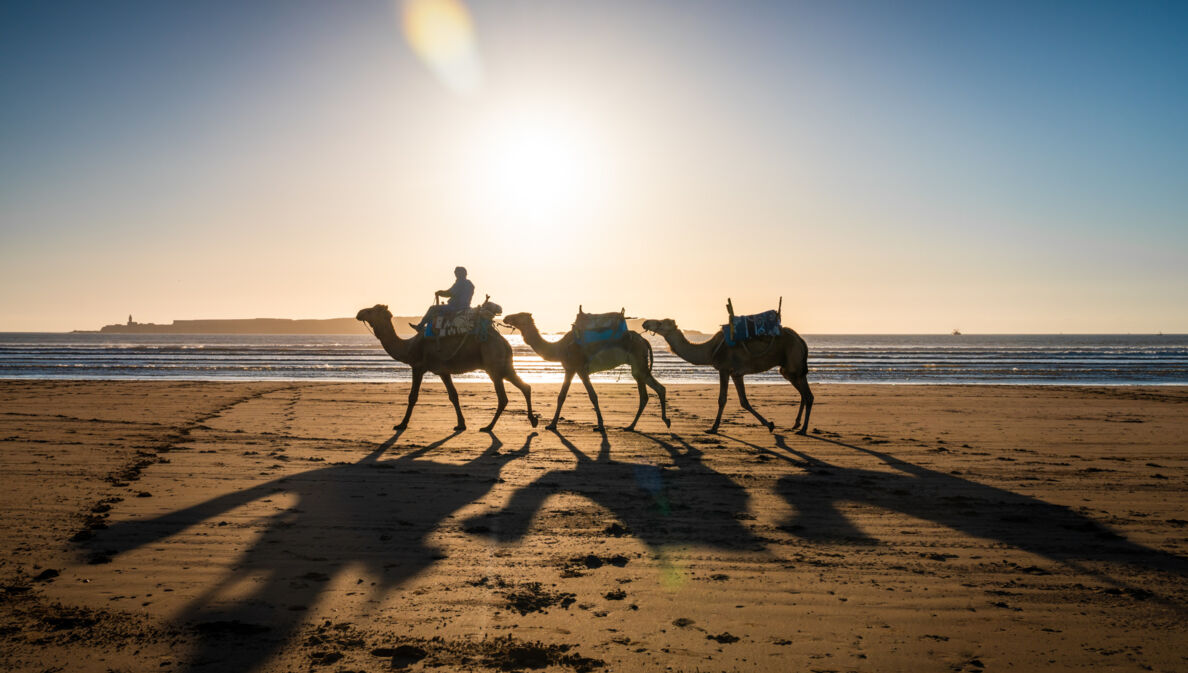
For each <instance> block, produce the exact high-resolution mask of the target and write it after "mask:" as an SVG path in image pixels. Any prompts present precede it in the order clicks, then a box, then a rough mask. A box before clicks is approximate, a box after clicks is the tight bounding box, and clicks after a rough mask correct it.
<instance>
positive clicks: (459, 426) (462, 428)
mask: <svg viewBox="0 0 1188 673" xmlns="http://www.w3.org/2000/svg"><path fill="white" fill-rule="evenodd" d="M465 429H466V426H465V425H455V426H454V432H462V431H463V430H465Z"/></svg>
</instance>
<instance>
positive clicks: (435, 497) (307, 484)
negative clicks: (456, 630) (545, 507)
mask: <svg viewBox="0 0 1188 673" xmlns="http://www.w3.org/2000/svg"><path fill="white" fill-rule="evenodd" d="M458 434H459V433H454V434H452V435H450V436H448V437H446V438H444V439H442V440H439V441H437V442H434V443H432V444H429V445H428V446H424V447H421V448H418V449H416V450H414V451H412V452H410V453H407V454H404V455H402V456H400V457H398V458H395V459H391V460H382V461H381V460H379V458H380V456H381V455H382V454H383V453H384V451H386V450H387V449H388V448H390V447H391V446H392V445H393V444H394V443H395V440H396V438H397V437H399V434H397V435H396V436H394V437H392V438H391V439H389V440H388V441H387V442H385V443H384V444H382V445H381V446H379V447H378V448H377V449H376V450H375V451H373V452H372V453H371V454H370V455H368V456H367V457H365V458H364V459H363V460H361V461H359V462H358V463H354V464H349V465H335V466H332V467H326V468H323V469H318V470H310V471H308V472H302V473H300V474H295V475H291V476H287V477H283V478H280V479H275V480H272V481H269V482H266V483H262V484H259V485H258V486H254V487H252V488H249V489H246V490H242V491H238V492H235V493H230V494H227V495H223V496H220V497H217V498H213V499H211V500H208V501H206V502H203V503H201V504H198V505H195V506H193V507H188V508H186V509H182V510H178V511H176V512H172V513H169V514H165V515H163V516H159V517H157V518H154V519H149V520H140V521H126V522H121V523H117V524H114V525H112V526H111V527H110V528H108V529H107V530H104V531H101V534H100V535H98V536H97V537H96V538H95V539H94V540H93V541H91V542H90V543H89V546H90V547H91V548H92V549H93V550H102V551H101V552H100V553H102V554H108V555H110V554H118V553H121V552H125V551H129V550H132V549H136V548H139V547H143V546H145V545H148V544H152V543H154V542H156V541H159V540H161V539H163V538H166V537H168V536H171V535H174V534H176V533H179V532H181V531H184V530H186V529H188V528H191V527H193V526H195V525H197V524H200V523H202V522H204V521H209V520H211V519H213V518H215V517H218V516H221V515H223V514H225V513H226V512H228V511H230V510H232V509H234V508H236V507H240V506H242V505H245V504H247V503H249V502H251V501H254V500H257V499H261V498H266V497H271V496H278V495H280V496H288V497H295V498H296V500H297V502H296V504H295V505H294V506H292V507H290V508H288V509H285V510H283V511H281V512H279V513H277V514H275V515H273V516H271V517H270V518H269V520H268V521H267V522H266V523H265V524H264V531H263V533H261V534H260V535H259V536H258V538H257V539H255V540H254V541H253V542H252V543H251V544H250V546H249V547H248V548H247V549H246V550H245V551H244V552H243V553H242V554H241V555H240V557H239V558H238V559H237V560H236V561H235V563H234V564H233V565H232V566H231V567H232V570H231V571H230V572H228V574H227V575H226V577H224V578H223V579H222V580H221V581H220V582H219V583H218V584H217V585H216V586H214V587H211V588H210V589H209V590H207V591H206V592H205V593H203V594H202V595H201V596H199V597H198V598H196V599H194V600H193V601H192V602H191V603H190V605H189V606H188V607H187V608H186V610H185V611H184V613H183V614H182V615H181V616H180V617H179V622H180V623H181V624H183V625H186V624H188V625H189V626H190V627H191V628H193V629H195V631H196V633H197V647H196V648H195V651H194V653H193V656H192V657H190V659H189V661H188V662H187V665H186V668H187V669H194V668H198V667H201V668H203V669H204V670H220V671H222V670H226V671H250V670H252V669H254V668H256V667H257V666H259V665H261V664H262V663H264V662H265V661H266V660H267V659H268V658H269V657H270V656H272V655H273V654H274V653H275V651H276V650H278V649H279V647H280V646H282V645H283V644H284V643H285V642H286V641H287V640H288V639H289V638H290V637H292V636H293V635H294V633H295V632H296V630H297V628H298V627H299V626H300V625H301V623H302V622H303V621H304V614H305V613H304V611H305V609H306V608H308V607H309V606H311V605H312V604H313V603H314V602H315V601H316V600H317V599H318V597H319V596H320V595H321V593H322V591H323V589H324V588H325V587H326V586H327V585H328V584H329V583H330V582H331V581H332V580H333V579H334V578H335V576H336V575H337V574H339V573H341V572H344V571H346V570H348V569H349V570H350V571H351V572H352V573H356V572H357V573H360V574H361V575H363V576H369V577H370V579H372V580H374V581H375V582H376V584H375V586H373V587H372V586H368V587H367V588H368V589H371V590H372V591H373V592H374V593H373V595H375V596H381V595H383V594H384V593H385V592H386V591H388V590H390V589H392V588H394V587H397V586H399V585H400V584H401V583H402V582H404V581H406V580H407V579H409V578H411V577H412V576H414V575H416V574H417V573H420V572H422V571H423V570H425V569H426V568H428V567H430V566H431V565H432V564H433V563H434V562H435V561H436V560H438V559H440V558H442V555H441V552H440V550H438V549H435V548H433V547H432V546H431V545H429V544H428V543H427V542H426V538H427V537H428V536H429V535H430V534H431V533H433V531H434V530H435V529H436V528H437V527H438V525H439V524H440V523H441V522H442V521H443V520H444V519H446V518H447V517H448V516H450V514H452V513H453V512H455V511H457V510H458V509H459V508H461V507H463V506H465V505H467V504H469V503H471V502H474V501H475V500H477V499H479V498H481V497H482V496H483V495H485V494H486V493H487V492H488V491H489V490H490V489H491V487H492V485H493V484H495V483H497V481H498V478H499V473H500V471H501V470H502V469H503V467H504V466H505V465H506V464H507V463H508V462H509V461H512V460H514V459H516V458H518V457H521V456H525V455H527V454H528V451H529V445H530V444H531V442H532V438H533V437H535V436H536V433H532V434H531V435H529V436H528V438H527V439H526V440H525V442H524V446H523V447H522V448H520V449H519V450H516V451H513V452H510V453H500V452H499V449H500V447H501V446H502V443H501V442H500V441H499V439H497V438H496V437H495V436H494V435H491V445H490V446H489V447H487V449H486V450H485V451H483V452H482V454H481V455H479V456H477V457H476V458H474V459H473V460H471V461H469V462H467V463H464V464H457V465H456V464H449V463H439V462H434V461H431V460H424V459H423V458H422V456H424V454H426V453H427V452H429V451H431V450H433V449H435V448H438V447H440V446H441V445H443V444H445V443H446V442H447V441H449V440H450V439H452V438H453V437H456V436H457V435H458ZM236 588H238V589H241V590H245V591H246V593H240V594H237V595H236V598H235V599H234V600H230V601H229V600H227V599H226V598H225V597H224V599H223V600H219V595H220V593H226V592H227V591H229V590H232V589H236ZM208 665H209V667H208Z"/></svg>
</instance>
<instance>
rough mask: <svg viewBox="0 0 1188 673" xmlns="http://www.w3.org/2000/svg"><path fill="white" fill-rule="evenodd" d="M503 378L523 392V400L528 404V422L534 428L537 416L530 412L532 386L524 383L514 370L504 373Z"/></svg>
mask: <svg viewBox="0 0 1188 673" xmlns="http://www.w3.org/2000/svg"><path fill="white" fill-rule="evenodd" d="M503 378H505V379H507V380H508V381H511V384H512V385H513V386H515V387H516V388H519V390H520V392H521V393H524V402H525V403H526V404H527V405H528V422H529V423H531V424H532V427H534V428H535V427H536V423H537V421H539V418H538V417H537V415H536V414H534V413H532V388H531V387H529V385H528V384H527V383H524V381H523V380H522V379H520V377H519V375H518V374H516V373H515V372H514V371H513V372H511V373H510V374H505V375H504V377H503Z"/></svg>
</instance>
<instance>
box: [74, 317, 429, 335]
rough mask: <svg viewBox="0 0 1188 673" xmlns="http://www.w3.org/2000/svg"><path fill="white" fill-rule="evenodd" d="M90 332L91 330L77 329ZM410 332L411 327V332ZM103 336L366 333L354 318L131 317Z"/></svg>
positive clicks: (104, 329)
mask: <svg viewBox="0 0 1188 673" xmlns="http://www.w3.org/2000/svg"><path fill="white" fill-rule="evenodd" d="M418 320H420V317H415V318H400V317H398V318H395V319H394V320H393V322H394V323H395V324H396V325H397V329H398V330H399V329H400V326H401V325H406V324H407V323H408V322H410V321H411V322H417V321H418ZM76 331H80V332H81V331H89V330H76ZM408 331H409V332H410V333H411V332H412V330H411V328H410V329H408ZM99 332H102V333H104V334H367V328H366V327H365V326H364V325H363V323H361V322H359V321H358V320H355V319H354V318H327V319H320V320H319V319H309V320H292V319H289V318H245V319H225V320H174V321H173V322H172V323H170V324H168V325H164V324H160V325H159V324H157V323H151V322H149V323H141V322H136V321H135V320H133V319H132V316H128V322H126V323H123V324H116V325H104V326H103V327H102V328H100V329H99Z"/></svg>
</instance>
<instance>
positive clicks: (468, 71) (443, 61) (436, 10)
mask: <svg viewBox="0 0 1188 673" xmlns="http://www.w3.org/2000/svg"><path fill="white" fill-rule="evenodd" d="M401 27H402V28H403V30H404V39H405V40H407V41H408V44H409V46H410V47H411V48H412V50H413V53H415V54H416V55H417V58H419V59H421V61H422V62H424V63H425V65H426V66H428V67H429V69H430V70H431V71H432V72H433V74H434V75H436V76H437V78H438V79H439V80H441V82H442V84H445V85H446V87H448V88H449V89H450V90H451V91H453V92H455V93H457V94H460V95H470V94H474V93H477V92H478V90H479V89H480V88H481V87H482V83H483V72H482V64H481V62H480V60H479V55H478V47H477V45H476V44H475V39H474V22H473V21H472V20H471V18H470V12H469V11H468V10H467V9H466V6H465V5H463V4H462V3H461V2H460V0H405V2H404V3H403V11H402V12H401Z"/></svg>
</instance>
